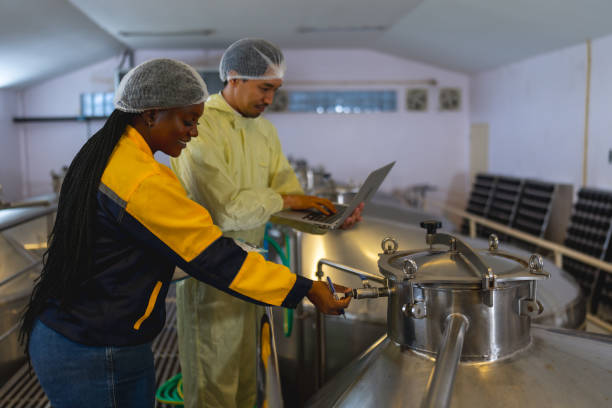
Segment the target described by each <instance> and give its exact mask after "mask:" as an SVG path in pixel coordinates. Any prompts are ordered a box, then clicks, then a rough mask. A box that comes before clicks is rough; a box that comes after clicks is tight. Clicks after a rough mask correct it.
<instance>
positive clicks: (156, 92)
mask: <svg viewBox="0 0 612 408" xmlns="http://www.w3.org/2000/svg"><path fill="white" fill-rule="evenodd" d="M206 98H208V89H206V84H205V83H204V80H202V77H201V76H200V74H198V73H197V72H196V70H195V69H193V68H192V67H191V66H189V65H187V64H185V63H184V62H181V61H176V60H172V59H167V58H158V59H152V60H150V61H147V62H143V63H142V64H140V65H138V66H136V67H134V68H132V69H131V70H130V71H129V72H128V73H127V74H125V76H124V77H123V79H121V82H120V83H119V87H118V88H117V92H115V100H114V102H115V108H116V109H118V110H121V111H124V112H143V111H145V110H147V109H168V108H178V107H182V106H189V105H195V104H198V103H201V102H204V101H205V100H206Z"/></svg>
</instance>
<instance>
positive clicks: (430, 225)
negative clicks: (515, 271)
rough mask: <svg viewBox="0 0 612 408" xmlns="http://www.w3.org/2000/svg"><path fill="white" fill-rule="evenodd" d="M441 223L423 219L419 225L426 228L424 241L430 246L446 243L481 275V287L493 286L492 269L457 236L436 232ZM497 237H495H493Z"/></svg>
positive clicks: (487, 288)
mask: <svg viewBox="0 0 612 408" xmlns="http://www.w3.org/2000/svg"><path fill="white" fill-rule="evenodd" d="M441 226H442V223H441V222H439V221H435V220H430V221H423V222H422V223H421V227H423V228H426V229H427V236H426V241H427V244H429V245H430V246H433V245H436V244H441V245H446V246H448V247H449V249H450V250H451V251H453V252H455V251H456V252H457V253H458V254H459V255H461V256H463V257H464V258H465V259H466V260H467V261H468V264H469V265H470V266H471V267H472V269H473V270H474V272H476V273H478V274H479V275H480V276H481V277H482V288H483V289H485V290H490V289H493V288H495V285H496V282H495V274H493V270H492V269H491V268H489V267H488V266H487V265H486V264H485V262H484V261H483V260H482V258H481V257H480V256H479V255H478V254H477V253H476V251H474V249H472V247H470V246H469V245H468V244H466V243H465V242H463V241H462V240H460V239H459V238H457V237H453V236H452V235H449V234H444V233H439V234H438V233H436V230H437V228H440V227H441ZM495 238H497V237H495Z"/></svg>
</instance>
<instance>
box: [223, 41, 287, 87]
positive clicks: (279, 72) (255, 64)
mask: <svg viewBox="0 0 612 408" xmlns="http://www.w3.org/2000/svg"><path fill="white" fill-rule="evenodd" d="M283 75H285V58H284V57H283V53H282V52H281V50H280V48H278V47H277V46H275V45H274V44H271V43H269V42H268V41H265V40H259V39H256V38H243V39H242V40H238V41H236V42H235V43H233V44H232V45H230V46H229V47H228V48H227V50H225V52H224V53H223V56H222V57H221V63H220V64H219V76H220V77H221V80H222V81H223V82H225V81H228V80H230V79H282V78H283Z"/></svg>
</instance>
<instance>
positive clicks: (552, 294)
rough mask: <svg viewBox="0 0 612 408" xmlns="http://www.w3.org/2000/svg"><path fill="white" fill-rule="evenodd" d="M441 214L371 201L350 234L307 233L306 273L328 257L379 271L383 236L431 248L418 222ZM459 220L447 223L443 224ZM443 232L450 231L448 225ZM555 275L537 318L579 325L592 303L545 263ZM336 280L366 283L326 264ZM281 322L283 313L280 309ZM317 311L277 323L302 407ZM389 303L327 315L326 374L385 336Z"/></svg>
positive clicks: (288, 381)
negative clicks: (287, 329)
mask: <svg viewBox="0 0 612 408" xmlns="http://www.w3.org/2000/svg"><path fill="white" fill-rule="evenodd" d="M428 218H440V217H434V216H433V215H432V214H428V213H425V212H423V211H418V210H412V209H408V208H406V207H401V206H399V205H396V204H394V203H393V202H392V201H389V200H387V201H382V202H381V201H378V202H374V203H370V205H369V206H368V208H367V209H366V212H365V213H364V221H363V222H362V223H359V224H358V225H357V226H356V227H354V228H353V229H350V230H347V231H331V232H328V233H327V234H325V235H311V234H300V238H299V241H300V242H299V248H300V250H299V254H298V256H299V260H298V262H299V264H300V265H301V271H302V274H303V275H304V276H306V277H309V278H311V279H317V277H316V276H315V271H316V264H317V262H318V260H319V259H321V258H326V259H329V260H332V261H335V262H338V263H342V264H345V265H349V266H351V267H354V268H357V269H361V270H363V271H366V272H370V273H374V274H379V273H378V266H377V261H378V254H379V253H380V252H382V250H381V246H380V244H381V241H382V239H383V238H384V237H387V236H392V237H394V238H395V239H396V240H397V241H398V243H399V246H400V248H402V249H413V248H425V247H426V244H425V231H424V230H423V229H421V228H420V227H418V223H419V222H420V221H423V220H424V219H428ZM450 225H452V224H451V223H449V222H448V221H447V220H443V226H450ZM443 229H444V228H443ZM461 238H462V239H463V240H465V241H467V243H468V244H470V245H472V246H473V247H474V248H488V243H487V242H486V241H485V240H483V239H469V238H466V237H463V236H462V237H461ZM500 250H503V251H506V252H512V253H515V254H517V255H519V256H523V257H526V258H527V257H528V256H529V255H530V254H529V253H527V252H526V251H524V250H522V249H518V248H515V247H513V246H510V245H506V244H504V242H503V241H502V242H500ZM546 269H547V270H548V271H550V272H551V275H552V276H551V278H550V279H548V280H547V281H545V282H542V283H541V284H540V285H539V286H538V296H539V300H540V301H541V302H542V303H543V305H544V313H543V314H542V315H540V316H539V317H538V318H537V319H536V320H535V322H536V323H541V324H546V325H554V326H558V327H566V328H577V327H579V326H581V325H582V324H583V322H584V320H585V311H586V309H585V306H586V304H585V300H584V299H583V298H582V296H581V293H580V288H579V287H578V285H577V284H576V283H575V282H574V280H573V278H571V276H569V275H568V274H567V273H565V272H564V271H563V270H561V269H559V268H557V267H555V266H554V265H552V264H551V263H550V262H546ZM323 271H324V273H325V274H326V275H329V276H330V277H331V279H332V281H333V282H334V283H337V284H341V285H344V286H348V287H352V288H356V287H360V286H361V280H360V279H359V278H358V277H355V276H352V275H348V274H346V273H344V272H341V271H338V270H335V269H332V268H329V267H325V266H324V267H323ZM275 317H276V318H277V321H282V320H278V319H282V313H279V312H277V313H276V314H275ZM315 320H316V314H315V313H314V309H313V308H312V307H310V306H309V305H306V306H305V307H303V308H300V309H299V310H298V313H296V317H295V323H294V332H293V333H292V335H291V337H285V336H284V334H283V332H282V330H280V329H279V326H282V325H278V324H277V325H276V328H277V332H276V340H277V345H278V353H279V364H280V371H281V378H282V383H283V395H284V398H285V403H286V405H287V406H301V405H302V404H303V403H304V401H306V400H307V399H308V398H310V397H311V396H312V395H313V393H314V392H315V389H316V387H315V380H314V379H315V375H316V363H315V360H316V359H315V352H316V340H315V339H316V331H315ZM386 322H387V301H386V300H384V299H363V300H359V301H353V302H351V305H350V306H349V307H348V309H347V310H346V319H344V318H341V317H337V316H325V331H326V334H325V335H326V342H325V347H326V367H325V368H324V375H325V379H330V378H332V377H333V376H334V375H336V374H337V373H339V372H340V371H341V370H342V369H343V368H344V367H346V366H347V365H348V364H349V363H350V362H351V361H352V360H353V359H355V358H356V357H357V356H359V355H360V354H361V353H362V352H363V351H364V350H366V349H368V347H370V346H371V345H372V343H373V342H375V341H376V340H377V339H378V338H380V337H381V336H383V335H384V334H385V333H386Z"/></svg>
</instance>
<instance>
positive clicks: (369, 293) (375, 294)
mask: <svg viewBox="0 0 612 408" xmlns="http://www.w3.org/2000/svg"><path fill="white" fill-rule="evenodd" d="M390 294H391V291H390V290H389V288H386V287H385V288H374V287H370V288H358V289H353V291H352V292H351V296H352V297H353V298H354V299H372V298H379V297H388V296H389V295H390Z"/></svg>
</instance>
